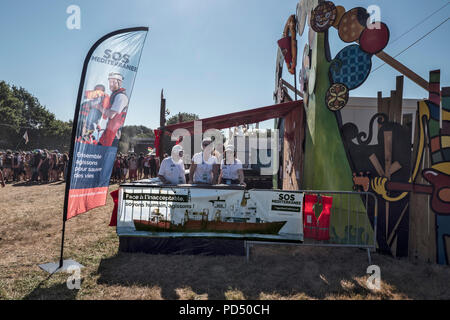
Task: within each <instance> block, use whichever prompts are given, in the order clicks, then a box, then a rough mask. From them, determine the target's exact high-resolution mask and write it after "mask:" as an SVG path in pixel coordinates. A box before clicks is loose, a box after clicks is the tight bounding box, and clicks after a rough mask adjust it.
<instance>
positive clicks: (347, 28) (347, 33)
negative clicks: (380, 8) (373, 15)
mask: <svg viewBox="0 0 450 320" xmlns="http://www.w3.org/2000/svg"><path fill="white" fill-rule="evenodd" d="M364 17H368V15H367V10H366V9H364V8H362V7H356V8H353V9H351V10H350V11H347V12H346V13H345V14H344V15H343V16H342V18H341V21H340V22H339V32H338V33H339V38H341V40H342V41H344V42H353V41H356V40H358V39H359V36H360V35H361V33H362V32H363V30H364V29H365V28H366V25H365V24H362V21H363V20H364ZM366 21H367V19H366Z"/></svg>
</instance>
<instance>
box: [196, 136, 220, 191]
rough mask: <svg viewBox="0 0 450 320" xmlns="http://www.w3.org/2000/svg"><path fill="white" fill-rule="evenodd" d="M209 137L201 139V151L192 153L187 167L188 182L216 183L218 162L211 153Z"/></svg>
mask: <svg viewBox="0 0 450 320" xmlns="http://www.w3.org/2000/svg"><path fill="white" fill-rule="evenodd" d="M211 143H212V141H211V139H209V138H205V139H203V141H202V152H199V153H196V154H194V156H193V157H192V164H191V167H190V168H189V183H190V184H192V183H195V184H216V183H217V176H218V171H219V163H218V161H217V158H216V157H215V156H212V155H211V151H212V149H211V147H209V145H210V144H211Z"/></svg>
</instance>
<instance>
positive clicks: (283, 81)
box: [281, 79, 303, 98]
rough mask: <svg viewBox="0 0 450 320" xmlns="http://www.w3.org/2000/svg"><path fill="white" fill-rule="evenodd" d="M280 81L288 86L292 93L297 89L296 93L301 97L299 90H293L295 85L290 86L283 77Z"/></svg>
mask: <svg viewBox="0 0 450 320" xmlns="http://www.w3.org/2000/svg"><path fill="white" fill-rule="evenodd" d="M281 82H282V83H283V84H284V85H285V86H286V87H288V88H289V89H291V90H292V91H293V92H294V93H295V92H296V91H297V94H298V95H299V96H300V97H302V98H303V93H301V92H300V91H298V90H295V87H294V86H292V85H291V84H290V83H289V82H287V81H286V80H284V79H281Z"/></svg>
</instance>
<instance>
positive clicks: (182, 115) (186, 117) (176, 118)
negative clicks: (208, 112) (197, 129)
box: [166, 112, 200, 125]
mask: <svg viewBox="0 0 450 320" xmlns="http://www.w3.org/2000/svg"><path fill="white" fill-rule="evenodd" d="M198 119H200V118H199V117H198V115H196V114H195V113H187V112H179V113H178V114H175V115H173V116H171V117H170V118H169V119H168V120H167V121H166V125H169V124H175V123H180V122H186V121H192V120H198ZM180 120H181V121H180Z"/></svg>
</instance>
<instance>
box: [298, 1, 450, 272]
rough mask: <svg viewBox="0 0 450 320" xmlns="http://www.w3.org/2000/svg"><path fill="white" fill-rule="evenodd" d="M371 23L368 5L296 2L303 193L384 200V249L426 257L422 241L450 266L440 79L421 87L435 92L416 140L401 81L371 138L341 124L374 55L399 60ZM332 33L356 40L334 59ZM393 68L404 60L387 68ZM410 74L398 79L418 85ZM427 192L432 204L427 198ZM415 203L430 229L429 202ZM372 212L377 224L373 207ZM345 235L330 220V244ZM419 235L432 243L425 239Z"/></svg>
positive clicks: (433, 76)
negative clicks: (350, 193)
mask: <svg viewBox="0 0 450 320" xmlns="http://www.w3.org/2000/svg"><path fill="white" fill-rule="evenodd" d="M368 21H369V14H368V13H367V11H366V9H365V8H361V7H357V8H352V9H350V10H348V11H346V10H345V8H344V7H342V6H336V5H335V4H333V3H332V2H330V1H319V0H301V1H300V2H299V4H298V5H297V15H296V22H297V25H296V26H297V32H298V34H299V35H300V36H302V35H303V34H304V33H305V34H306V35H307V38H308V41H307V44H306V45H305V47H304V49H303V56H302V62H301V64H299V65H300V66H301V67H300V68H299V69H300V70H299V83H300V86H299V87H300V91H301V92H302V94H303V101H304V105H305V111H306V123H307V125H306V131H305V148H304V163H303V172H304V174H303V179H301V188H302V189H312V190H352V189H353V190H360V191H370V192H374V193H375V194H376V195H377V197H378V200H379V201H378V212H377V213H378V221H377V235H376V237H377V242H378V246H379V249H380V251H382V252H386V253H391V254H393V255H394V256H399V257H400V256H414V257H418V256H419V257H420V256H421V255H423V253H422V251H423V249H420V250H415V251H414V252H413V250H412V249H413V248H415V247H416V246H417V243H419V242H420V245H421V246H424V245H423V243H427V244H426V245H425V247H427V248H435V254H434V255H429V256H428V260H429V261H435V262H437V263H440V264H450V262H449V256H450V94H449V91H450V90H449V89H448V88H442V91H441V88H440V81H439V72H438V71H433V72H431V73H430V80H429V82H426V81H425V80H423V79H421V78H420V79H419V80H420V81H415V82H416V83H420V84H419V85H421V86H422V87H424V85H423V83H425V84H426V85H425V87H426V88H428V91H429V92H430V96H429V99H428V100H426V101H420V102H419V104H418V110H417V112H418V113H417V117H416V118H417V123H416V126H415V127H416V131H417V132H416V133H415V134H414V132H412V131H411V126H410V124H408V123H404V122H403V119H402V111H401V108H402V94H403V78H401V79H397V89H396V90H395V91H392V93H391V97H390V98H382V97H381V93H379V105H378V113H377V114H376V115H375V116H373V117H372V119H371V120H370V129H369V131H368V132H367V133H366V132H360V129H359V128H358V124H355V123H342V116H341V109H342V108H344V107H345V105H346V104H347V101H348V99H349V95H350V93H349V92H350V91H351V90H353V89H355V88H357V87H359V86H361V85H363V83H364V81H365V80H366V79H367V77H368V76H369V74H370V71H371V67H372V57H373V55H377V56H378V57H380V58H382V59H383V60H384V61H386V59H388V60H389V59H390V60H389V61H391V62H392V61H394V59H393V58H392V57H389V56H388V55H387V54H386V53H384V52H383V49H384V48H385V47H386V46H387V45H388V42H389V36H390V32H389V28H388V26H387V25H386V24H385V23H383V22H381V21H376V22H372V23H369V22H368ZM306 23H308V25H309V28H306ZM375 25H376V27H375ZM330 28H335V29H337V35H338V37H339V38H340V39H341V40H342V41H343V42H346V43H349V45H348V46H346V47H344V48H343V49H342V50H341V51H340V52H338V53H337V54H336V55H335V57H334V59H332V57H331V53H330V47H329V41H328V37H329V30H330ZM305 29H306V30H307V32H305ZM388 64H390V63H388ZM395 64H397V65H399V64H400V63H399V62H398V61H395V63H391V64H390V65H391V66H393V67H395V66H394V65H395ZM400 65H401V64H400ZM402 67H404V66H403V65H402ZM406 69H407V68H401V71H400V72H402V73H403V74H405V75H406V76H407V77H409V78H410V79H411V76H410V75H408V74H407V73H404V70H406ZM397 70H399V69H397ZM407 70H409V69H407ZM409 71H410V70H409ZM415 76H417V75H415ZM399 80H400V84H401V85H400V86H399ZM413 81H414V79H413ZM374 126H376V128H377V130H378V133H377V134H376V135H375V134H374V133H373V132H374V131H375V130H374V128H375V127H374ZM413 134H414V135H413ZM413 137H414V139H413ZM412 141H415V142H414V148H411V145H412ZM424 195H425V196H426V197H428V198H429V202H428V199H427V201H425V202H424V201H423V199H424V198H423V196H424ZM419 199H420V200H419ZM418 203H425V205H426V207H427V208H426V209H427V211H426V212H427V213H426V214H427V217H426V218H427V219H428V221H432V222H431V224H430V223H428V224H427V225H424V223H423V216H424V215H425V213H424V212H425V211H423V210H422V211H421V209H422V206H424V207H423V208H425V205H422V204H420V205H417V204H418ZM333 205H334V204H333ZM365 205H366V204H364V203H362V202H360V203H358V204H357V205H356V207H354V208H357V209H356V210H358V211H361V212H363V211H365V209H366V208H365ZM368 205H369V206H371V205H373V204H368ZM343 206H344V205H343ZM428 207H429V209H428ZM368 211H369V212H371V215H369V217H367V218H368V219H369V220H370V223H371V224H372V226H373V224H374V217H373V215H374V211H373V208H369V210H368ZM433 223H434V224H433ZM342 228H344V225H340V223H339V221H333V216H331V227H330V233H331V239H333V238H334V240H336V241H339V239H340V238H341V236H342V235H343V234H344V233H345V230H342ZM424 230H426V232H425V231H424ZM363 232H368V230H363ZM421 233H423V234H425V233H427V236H425V235H424V236H423V238H421V239H420V240H419V239H418V238H419V237H420V236H421ZM430 234H434V235H435V237H434V240H430V237H429V235H430ZM430 242H433V243H430ZM427 250H429V249H427ZM430 257H431V258H430Z"/></svg>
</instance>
